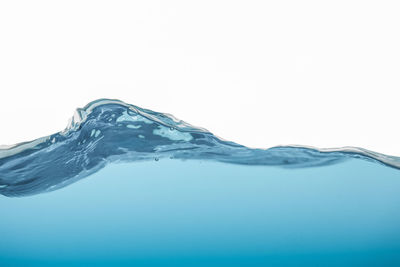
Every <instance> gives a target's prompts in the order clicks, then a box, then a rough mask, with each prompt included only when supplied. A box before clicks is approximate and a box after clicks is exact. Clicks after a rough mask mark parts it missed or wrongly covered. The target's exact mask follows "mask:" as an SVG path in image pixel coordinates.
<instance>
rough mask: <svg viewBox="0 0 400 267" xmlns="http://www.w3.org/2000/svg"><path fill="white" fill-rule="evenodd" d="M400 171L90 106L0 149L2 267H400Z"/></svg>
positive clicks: (386, 164)
mask: <svg viewBox="0 0 400 267" xmlns="http://www.w3.org/2000/svg"><path fill="white" fill-rule="evenodd" d="M398 162H399V161H398V158H395V157H390V156H386V155H382V154H379V153H375V152H371V151H368V150H365V149H359V148H343V149H330V150H321V149H314V148H306V147H275V148H272V149H268V150H263V149H250V148H247V147H244V146H241V145H238V144H235V143H232V142H228V141H223V140H221V139H220V138H218V137H216V136H214V135H213V134H211V133H209V132H207V131H206V130H204V129H201V128H196V127H193V126H190V125H188V124H186V123H184V122H182V121H179V120H176V119H174V118H173V117H170V116H169V115H166V114H162V113H156V112H153V111H149V110H144V109H140V108H138V107H135V106H131V105H127V104H125V103H122V102H119V101H114V100H99V101H95V102H92V103H90V104H89V105H88V106H86V107H85V108H84V109H82V110H78V113H77V115H76V116H75V119H74V120H72V121H71V123H70V125H69V126H68V127H67V129H65V130H64V131H62V132H60V133H57V134H53V135H50V136H48V137H44V138H40V139H37V140H34V141H31V142H27V143H23V144H18V145H16V146H14V147H10V148H7V149H3V150H0V194H1V195H0V214H1V217H0V266H400V194H399V189H400V171H399V169H398V166H399V165H398ZM67 185H68V186H67Z"/></svg>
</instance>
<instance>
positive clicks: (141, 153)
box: [0, 99, 400, 197]
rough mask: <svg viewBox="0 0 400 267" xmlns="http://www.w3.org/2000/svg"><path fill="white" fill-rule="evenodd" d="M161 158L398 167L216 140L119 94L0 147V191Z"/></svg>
mask: <svg viewBox="0 0 400 267" xmlns="http://www.w3.org/2000/svg"><path fill="white" fill-rule="evenodd" d="M162 158H170V159H180V160H207V161H218V162H224V163H231V164H245V165H265V166H280V167H286V168H289V167H290V168H294V167H312V166H323V165H329V164H334V163H338V162H341V161H344V160H347V159H350V158H360V159H364V160H368V161H374V162H376V163H381V164H385V165H387V166H390V167H394V168H400V158H398V157H392V156H387V155H383V154H379V153H375V152H372V151H369V150H366V149H362V148H356V147H344V148H336V149H317V148H311V147H302V146H279V147H272V148H269V149H252V148H248V147H245V146H242V145H239V144H236V143H233V142H229V141H225V140H222V139H221V138H218V137H217V136H215V135H213V134H212V133H210V132H209V131H207V130H205V129H202V128H199V127H195V126H192V125H190V124H188V123H186V122H184V121H181V120H178V119H176V118H175V117H173V116H172V115H169V114H165V113H158V112H154V111H151V110H148V109H143V108H140V107H137V106H134V105H130V104H126V103H124V102H122V101H119V100H110V99H99V100H96V101H93V102H91V103H89V104H88V105H86V106H85V107H84V108H83V109H77V111H76V112H75V115H74V116H73V118H72V119H71V121H70V122H69V124H68V126H67V128H66V129H65V130H63V131H62V132H59V133H56V134H53V135H50V136H47V137H42V138H39V139H36V140H33V141H31V142H25V143H20V144H17V145H14V146H12V147H8V148H5V149H0V194H2V195H5V196H9V197H11V196H27V195H33V194H38V193H43V192H48V191H52V190H56V189H59V188H62V187H64V186H66V185H69V184H71V183H73V182H75V181H77V180H79V179H82V178H84V177H86V176H88V175H90V174H92V173H94V172H96V171H98V170H99V169H101V168H103V167H104V166H105V165H106V164H108V163H110V162H135V161H146V160H147V161H148V160H156V161H158V160H159V159H162Z"/></svg>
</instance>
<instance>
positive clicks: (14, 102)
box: [0, 0, 400, 156]
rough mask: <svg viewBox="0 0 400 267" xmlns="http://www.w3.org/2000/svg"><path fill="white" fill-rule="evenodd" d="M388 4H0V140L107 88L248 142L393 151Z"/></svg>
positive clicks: (394, 72) (46, 125) (398, 127)
mask: <svg viewBox="0 0 400 267" xmlns="http://www.w3.org/2000/svg"><path fill="white" fill-rule="evenodd" d="M398 3H399V2H398V1H365V0H364V1H348V0H347V1H337V0H336V1H247V0H246V1H216V0H213V1H82V0H80V1H14V0H13V1H1V2H0V122H1V131H0V143H1V144H13V143H16V142H21V141H27V140H30V139H34V138H37V137H41V136H45V135H49V134H52V133H55V132H58V131H60V130H63V129H64V128H65V126H66V124H67V122H68V119H69V118H70V117H71V116H72V115H73V112H74V109H75V108H76V107H82V106H84V105H85V104H87V103H88V102H90V101H92V100H95V99H97V98H117V99H121V100H123V101H125V102H128V103H132V104H135V105H138V106H141V107H145V108H150V109H153V110H155V111H161V112H168V113H172V114H174V115H175V116H176V117H178V118H180V119H183V120H185V121H187V122H189V123H191V124H194V125H197V126H202V127H205V128H207V129H208V130H210V131H212V132H213V133H215V134H216V135H218V136H221V137H223V138H224V139H229V140H232V141H236V142H239V143H242V144H244V145H248V146H251V147H264V148H266V147H270V146H274V145H280V144H302V145H311V146H318V147H337V146H346V145H352V146H361V147H365V148H368V149H372V150H376V151H378V152H384V153H387V154H392V155H399V156H400V141H399V137H400V123H399V120H398V118H399V114H400V112H399V111H400V107H399V94H398V91H399V89H400V15H399V14H400V5H399V4H398Z"/></svg>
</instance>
